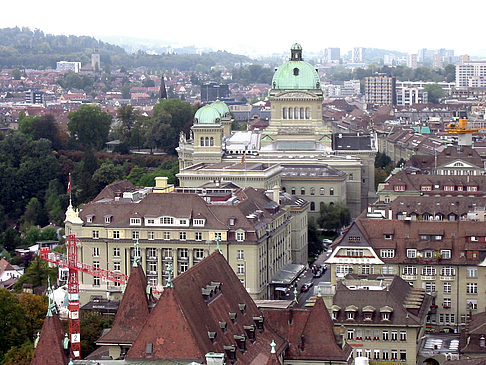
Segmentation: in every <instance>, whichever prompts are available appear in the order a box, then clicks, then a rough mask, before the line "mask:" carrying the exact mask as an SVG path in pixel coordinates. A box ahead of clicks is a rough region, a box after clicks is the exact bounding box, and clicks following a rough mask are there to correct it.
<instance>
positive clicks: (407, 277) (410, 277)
mask: <svg viewBox="0 0 486 365" xmlns="http://www.w3.org/2000/svg"><path fill="white" fill-rule="evenodd" d="M402 279H403V280H417V275H402Z"/></svg>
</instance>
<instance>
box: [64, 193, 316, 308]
mask: <svg viewBox="0 0 486 365" xmlns="http://www.w3.org/2000/svg"><path fill="white" fill-rule="evenodd" d="M159 185H160V184H159ZM110 188H111V186H110V185H109V186H108V187H106V188H105V189H104V191H102V192H101V193H100V195H99V196H98V197H97V198H95V199H94V200H93V201H92V202H90V203H88V204H86V205H85V206H83V208H82V209H81V211H79V212H77V211H74V210H73V208H72V207H70V208H69V209H68V212H67V219H66V232H69V234H75V235H76V237H77V238H78V239H79V240H80V241H81V242H82V246H81V248H80V249H79V251H78V255H80V260H81V261H83V262H85V263H87V264H89V265H92V266H94V267H100V268H103V269H108V270H112V271H115V272H121V273H124V274H127V275H128V274H129V273H130V268H131V266H132V262H133V256H134V243H135V242H138V243H139V245H140V257H141V265H142V267H143V268H144V270H145V271H146V273H147V277H148V281H149V283H150V284H151V285H152V287H154V288H158V289H159V290H160V288H162V287H163V286H164V285H165V284H166V283H167V280H168V275H169V273H168V271H167V267H168V264H171V265H172V267H173V268H174V275H175V276H177V275H180V274H182V273H183V272H185V271H187V269H189V268H190V267H192V266H194V265H196V264H197V263H198V262H200V261H201V260H202V259H203V258H204V257H207V256H208V255H209V254H210V253H211V252H213V251H214V250H216V249H219V250H220V251H221V252H222V253H223V254H224V256H225V257H226V258H227V260H228V262H229V263H230V265H231V267H232V268H233V269H234V271H235V273H236V274H237V275H238V277H239V278H240V280H241V282H242V283H243V284H244V285H245V287H246V288H247V290H248V292H249V293H250V295H251V296H252V297H254V298H267V297H269V294H270V293H269V292H268V284H269V282H270V281H271V278H272V277H273V276H274V275H275V274H276V273H277V272H278V271H279V270H280V269H281V268H282V267H284V266H285V265H286V264H289V263H291V262H292V252H293V251H292V242H291V237H292V228H291V222H292V220H293V216H292V213H291V212H290V207H287V206H281V205H279V204H278V203H277V202H275V201H273V200H272V199H270V198H269V197H267V196H266V195H265V192H264V191H261V190H255V189H253V188H247V189H244V190H241V189H224V188H223V189H217V188H214V189H207V190H206V191H204V192H200V193H199V194H197V193H194V192H189V191H184V190H182V191H178V192H166V193H157V191H159V192H164V191H166V190H163V187H162V186H156V187H155V188H154V189H152V188H143V189H136V188H134V187H132V188H130V187H126V188H125V189H124V191H121V193H118V194H112V193H111V191H113V189H111V190H110ZM304 208H305V207H304ZM302 213H303V214H305V213H306V211H305V209H302ZM295 230H297V228H296V229H295ZM301 231H302V230H298V232H300V233H301ZM300 241H302V240H300ZM296 244H297V242H296ZM299 247H301V250H302V251H303V252H298V253H297V252H295V255H296V256H298V257H302V256H305V255H306V253H307V244H305V245H302V246H299ZM294 251H295V250H294ZM304 251H305V253H304ZM80 289H81V299H82V300H83V301H87V299H89V298H90V297H91V296H93V295H98V296H103V297H105V296H107V297H108V298H112V299H114V298H118V297H120V295H121V289H122V288H121V287H120V286H119V285H116V284H115V283H110V282H108V283H106V282H101V280H100V279H99V278H96V277H92V276H90V275H86V274H80Z"/></svg>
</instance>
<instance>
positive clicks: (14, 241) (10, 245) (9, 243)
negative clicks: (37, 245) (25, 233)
mask: <svg viewBox="0 0 486 365" xmlns="http://www.w3.org/2000/svg"><path fill="white" fill-rule="evenodd" d="M0 244H1V245H2V246H3V248H4V249H6V250H7V251H8V252H10V253H13V252H14V251H15V249H16V248H18V247H20V246H21V245H22V239H21V238H20V233H19V232H17V230H15V228H13V227H8V228H7V229H6V230H5V232H3V233H2V234H1V235H0Z"/></svg>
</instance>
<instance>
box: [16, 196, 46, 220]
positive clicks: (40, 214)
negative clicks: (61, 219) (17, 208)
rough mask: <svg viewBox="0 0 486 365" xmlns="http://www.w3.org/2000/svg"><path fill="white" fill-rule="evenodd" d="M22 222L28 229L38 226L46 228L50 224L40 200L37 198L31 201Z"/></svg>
mask: <svg viewBox="0 0 486 365" xmlns="http://www.w3.org/2000/svg"><path fill="white" fill-rule="evenodd" d="M22 221H23V224H24V225H25V226H27V227H30V226H36V225H39V226H44V225H46V224H47V223H48V221H47V213H46V211H45V209H44V207H43V206H42V203H41V202H40V201H39V199H37V198H35V197H34V198H32V199H30V201H29V203H28V204H27V206H26V207H25V213H24V215H23V217H22Z"/></svg>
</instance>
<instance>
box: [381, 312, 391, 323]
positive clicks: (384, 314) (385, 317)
mask: <svg viewBox="0 0 486 365" xmlns="http://www.w3.org/2000/svg"><path fill="white" fill-rule="evenodd" d="M381 320H382V321H389V320H390V313H388V312H382V313H381Z"/></svg>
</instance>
